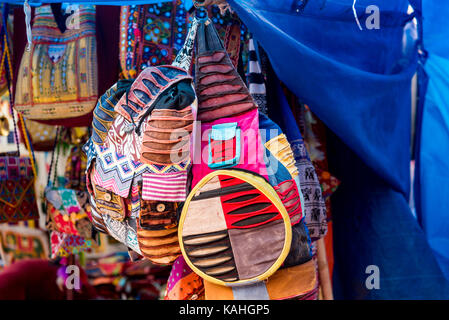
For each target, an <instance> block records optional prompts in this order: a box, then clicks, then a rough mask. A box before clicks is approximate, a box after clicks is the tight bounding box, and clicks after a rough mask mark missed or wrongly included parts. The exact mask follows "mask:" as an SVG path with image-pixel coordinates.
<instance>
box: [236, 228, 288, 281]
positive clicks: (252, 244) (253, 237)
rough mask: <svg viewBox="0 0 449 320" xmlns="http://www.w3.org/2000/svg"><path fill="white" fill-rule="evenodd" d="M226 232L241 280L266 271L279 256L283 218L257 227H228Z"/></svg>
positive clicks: (281, 244)
mask: <svg viewBox="0 0 449 320" xmlns="http://www.w3.org/2000/svg"><path fill="white" fill-rule="evenodd" d="M228 232H229V239H230V241H231V245H232V251H233V253H234V258H235V264H236V266H237V271H238V274H239V278H240V279H242V280H244V279H251V278H254V277H256V276H259V275H261V274H263V273H264V272H266V271H267V270H268V269H269V268H270V267H271V266H272V265H273V264H274V263H275V262H276V260H277V259H278V258H279V256H280V254H281V252H282V249H283V247H284V240H285V227H284V221H283V220H276V221H272V222H269V223H267V224H264V225H262V226H259V227H257V228H250V229H230V230H229V231H228ZM268 235H269V236H268Z"/></svg>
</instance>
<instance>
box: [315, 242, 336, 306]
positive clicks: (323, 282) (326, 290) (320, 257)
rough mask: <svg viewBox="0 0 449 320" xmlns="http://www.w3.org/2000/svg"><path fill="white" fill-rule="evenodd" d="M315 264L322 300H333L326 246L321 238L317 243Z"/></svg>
mask: <svg viewBox="0 0 449 320" xmlns="http://www.w3.org/2000/svg"><path fill="white" fill-rule="evenodd" d="M317 262H318V274H319V277H320V286H321V291H322V294H323V300H334V295H333V293H332V282H331V278H330V275H329V265H328V264H327V258H326V246H325V244H324V239H323V238H321V239H319V240H318V241H317Z"/></svg>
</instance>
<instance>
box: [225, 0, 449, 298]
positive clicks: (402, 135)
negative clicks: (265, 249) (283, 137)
mask: <svg viewBox="0 0 449 320" xmlns="http://www.w3.org/2000/svg"><path fill="white" fill-rule="evenodd" d="M229 3H230V4H231V6H232V7H233V9H234V10H236V12H237V13H238V15H239V16H240V18H241V19H242V20H243V21H244V22H245V24H246V25H247V27H248V29H249V30H250V31H251V32H252V33H253V35H254V38H255V39H256V40H258V41H259V43H260V44H261V46H262V47H263V48H264V49H265V51H266V52H267V54H268V56H269V58H270V61H271V63H272V65H273V68H274V70H275V71H276V73H277V75H278V77H279V78H280V80H281V81H283V82H284V83H285V84H286V85H287V87H288V88H289V89H290V90H292V91H293V92H294V93H295V94H296V95H297V96H298V97H299V98H300V99H301V100H302V101H303V102H304V103H306V104H308V105H309V107H310V108H311V109H312V111H313V112H314V113H315V114H316V115H317V116H318V117H319V118H320V119H321V120H323V121H324V122H325V124H326V125H327V126H328V128H329V129H330V130H331V131H332V133H330V137H329V139H330V141H329V142H330V143H329V144H328V145H330V146H331V148H330V149H331V150H330V151H329V165H330V168H331V170H333V171H332V172H333V173H335V175H336V176H337V178H339V179H340V180H341V181H342V183H341V185H340V187H339V189H338V190H337V192H336V193H335V194H334V195H333V196H332V199H333V202H332V215H333V221H334V223H333V228H334V248H335V249H334V256H335V266H334V293H335V297H336V298H337V299H338V298H340V299H341V298H346V299H441V298H448V297H449V291H448V286H447V283H446V282H445V279H444V277H443V275H442V273H441V270H440V268H439V267H438V264H437V263H436V260H435V257H434V255H433V254H432V250H431V249H430V247H429V245H428V243H427V241H426V237H425V235H424V233H423V231H422V229H421V228H420V226H419V224H418V222H417V221H416V219H415V218H414V217H413V215H412V213H411V210H410V208H409V206H408V197H409V192H410V143H411V126H410V123H411V121H410V120H411V101H410V97H411V79H412V76H413V75H414V73H415V72H416V70H417V56H418V55H417V47H416V45H415V40H416V39H414V38H413V37H412V35H413V32H405V29H406V28H405V27H406V26H408V30H410V28H411V25H410V20H411V19H412V18H413V16H411V15H408V14H407V10H408V5H409V3H408V1H406V0H402V1H388V0H383V1H379V0H378V1H375V4H376V5H377V6H378V8H379V13H380V21H379V28H378V29H367V27H366V22H367V20H368V19H369V17H370V14H369V13H370V12H371V11H368V14H367V13H366V12H367V10H366V8H367V7H368V6H370V5H372V4H373V1H370V0H367V1H362V0H359V1H357V2H356V6H355V7H354V10H353V7H352V5H353V1H352V0H346V1H341V0H340V1H337V0H327V1H308V2H307V1H289V0H282V1H279V0H277V1H274V0H238V1H237V0H229ZM354 11H355V13H356V17H357V19H356V18H355V16H354ZM359 25H360V27H361V28H362V30H360V28H359ZM287 120H288V119H287ZM372 265H374V266H378V267H379V271H380V275H379V276H380V288H379V289H373V290H369V289H368V288H367V286H366V283H365V281H366V279H367V277H368V276H369V274H367V273H366V270H367V267H369V266H372Z"/></svg>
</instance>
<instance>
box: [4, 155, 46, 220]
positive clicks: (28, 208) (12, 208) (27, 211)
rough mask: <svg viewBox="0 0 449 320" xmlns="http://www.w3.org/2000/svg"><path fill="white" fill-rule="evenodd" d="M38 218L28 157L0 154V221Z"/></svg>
mask: <svg viewBox="0 0 449 320" xmlns="http://www.w3.org/2000/svg"><path fill="white" fill-rule="evenodd" d="M30 219H39V212H38V209H37V205H36V194H35V191H34V176H33V171H32V169H31V163H30V159H29V158H21V157H18V156H0V223H4V222H18V221H24V220H30Z"/></svg>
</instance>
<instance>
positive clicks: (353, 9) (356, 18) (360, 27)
mask: <svg viewBox="0 0 449 320" xmlns="http://www.w3.org/2000/svg"><path fill="white" fill-rule="evenodd" d="M356 2H357V0H354V2H353V4H352V12H353V13H354V18H355V21H356V22H357V25H358V26H359V29H360V30H363V28H362V25H361V24H360V21H359V17H358V16H357V11H356V10H355V3H356Z"/></svg>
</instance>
